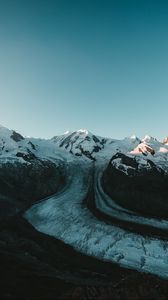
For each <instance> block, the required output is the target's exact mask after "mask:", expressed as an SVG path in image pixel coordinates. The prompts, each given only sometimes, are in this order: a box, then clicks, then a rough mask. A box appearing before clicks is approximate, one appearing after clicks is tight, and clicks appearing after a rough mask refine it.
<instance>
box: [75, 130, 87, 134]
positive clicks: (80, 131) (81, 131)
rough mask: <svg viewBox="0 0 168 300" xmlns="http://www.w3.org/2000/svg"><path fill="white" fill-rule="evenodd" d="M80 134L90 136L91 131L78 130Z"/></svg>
mask: <svg viewBox="0 0 168 300" xmlns="http://www.w3.org/2000/svg"><path fill="white" fill-rule="evenodd" d="M77 132H78V133H83V134H86V135H88V134H89V131H88V130H87V129H79V130H77Z"/></svg>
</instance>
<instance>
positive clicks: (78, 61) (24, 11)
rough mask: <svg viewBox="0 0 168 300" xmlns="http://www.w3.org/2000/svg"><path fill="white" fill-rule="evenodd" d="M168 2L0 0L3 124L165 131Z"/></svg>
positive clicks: (40, 129) (23, 128)
mask: <svg viewBox="0 0 168 300" xmlns="http://www.w3.org/2000/svg"><path fill="white" fill-rule="evenodd" d="M167 115H168V1H166V0H165V1H163V0H157V1H155V0H123V1H121V0H116V1H113V0H109V1H107V0H101V1H99V0H76V1H74V0H20V1H19V0H0V123H1V124H2V125H4V126H7V127H9V128H13V129H16V130H18V131H20V132H21V133H22V134H24V135H31V136H36V137H37V136H40V137H52V136H53V135H57V134H61V133H63V132H64V131H66V130H76V129H79V128H87V129H89V130H90V131H92V132H94V133H95V134H99V135H103V136H111V137H116V138H122V137H124V136H128V135H130V134H133V133H135V134H136V135H138V136H140V137H142V136H143V135H145V134H146V133H148V134H151V135H154V136H156V137H157V138H160V139H162V138H163V137H164V136H166V135H168V127H167V124H168V118H167Z"/></svg>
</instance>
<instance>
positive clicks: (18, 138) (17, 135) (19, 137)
mask: <svg viewBox="0 0 168 300" xmlns="http://www.w3.org/2000/svg"><path fill="white" fill-rule="evenodd" d="M11 138H12V139H13V140H14V141H15V142H20V141H21V140H24V137H23V136H22V135H21V134H20V133H18V132H16V131H14V130H13V133H12V135H11Z"/></svg>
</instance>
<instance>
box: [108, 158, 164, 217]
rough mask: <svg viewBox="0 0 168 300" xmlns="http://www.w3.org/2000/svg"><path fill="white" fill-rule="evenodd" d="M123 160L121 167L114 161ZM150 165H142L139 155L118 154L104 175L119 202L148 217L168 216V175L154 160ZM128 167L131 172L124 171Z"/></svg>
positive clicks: (112, 195) (111, 191)
mask: <svg viewBox="0 0 168 300" xmlns="http://www.w3.org/2000/svg"><path fill="white" fill-rule="evenodd" d="M118 158H119V159H121V163H120V166H119V167H116V166H115V164H113V162H114V161H115V160H116V159H118ZM147 162H148V164H149V167H148V168H144V167H142V168H139V163H138V162H137V161H136V159H135V158H130V157H127V156H126V155H125V154H122V153H117V154H116V155H114V156H113V157H112V159H111V160H110V162H109V164H108V167H107V169H106V170H105V172H104V175H103V178H102V184H103V187H104V190H105V191H106V192H107V193H108V194H109V195H110V196H111V197H112V199H113V200H115V201H116V202H117V203H118V204H119V205H121V206H123V207H125V208H128V209H130V210H133V211H135V212H137V213H140V214H143V215H145V216H154V217H159V218H166V219H167V218H168V174H167V173H166V172H164V171H163V170H162V169H160V168H158V167H157V166H156V165H155V164H154V163H153V162H152V161H151V160H150V159H148V160H147ZM123 166H126V167H127V173H128V174H127V173H125V172H123Z"/></svg>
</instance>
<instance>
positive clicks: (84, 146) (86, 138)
mask: <svg viewBox="0 0 168 300" xmlns="http://www.w3.org/2000/svg"><path fill="white" fill-rule="evenodd" d="M52 141H53V142H54V143H55V144H57V145H58V146H59V147H60V148H64V149H66V150H67V151H68V152H70V153H72V154H75V155H76V156H85V157H88V158H90V159H93V160H94V159H95V153H97V152H99V151H100V150H101V149H103V148H104V144H105V143H106V139H105V138H102V137H99V136H96V135H94V134H92V133H91V132H89V131H88V130H87V129H79V130H77V131H74V132H67V133H64V135H62V136H55V137H53V138H52Z"/></svg>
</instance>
